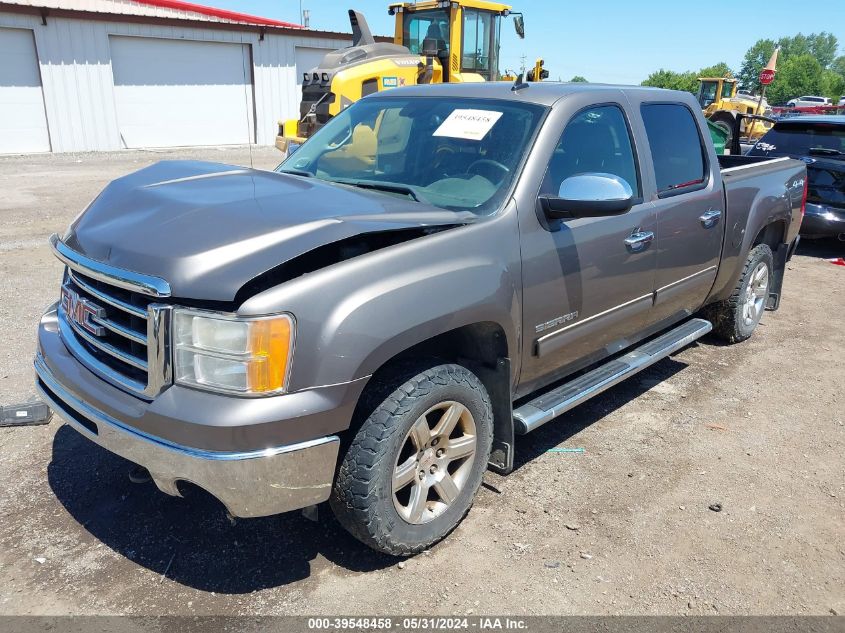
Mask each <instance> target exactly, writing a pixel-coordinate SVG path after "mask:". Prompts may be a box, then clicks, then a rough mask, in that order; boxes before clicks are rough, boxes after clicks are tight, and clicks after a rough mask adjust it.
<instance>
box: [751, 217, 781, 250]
mask: <svg viewBox="0 0 845 633" xmlns="http://www.w3.org/2000/svg"><path fill="white" fill-rule="evenodd" d="M785 235H786V222H784V221H782V220H778V221H777V222H772V223H770V224H767V225H766V226H764V227H763V228H762V229H760V232H759V233H758V234H757V237H755V238H754V243H753V244H752V245H751V248H754V247H755V246H759V245H760V244H766V245H767V246H768V247H769V248H771V249H772V252H773V253H774V252H775V251H776V250H777V249H778V246H780V245H781V244H782V243H783V240H784V237H785Z"/></svg>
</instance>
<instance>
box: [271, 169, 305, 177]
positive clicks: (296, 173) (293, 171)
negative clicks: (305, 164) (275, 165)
mask: <svg viewBox="0 0 845 633" xmlns="http://www.w3.org/2000/svg"><path fill="white" fill-rule="evenodd" d="M278 173H280V174H292V175H294V176H305V177H306V178H313V177H314V174H312V173H311V172H310V171H305V170H304V169H279V170H278Z"/></svg>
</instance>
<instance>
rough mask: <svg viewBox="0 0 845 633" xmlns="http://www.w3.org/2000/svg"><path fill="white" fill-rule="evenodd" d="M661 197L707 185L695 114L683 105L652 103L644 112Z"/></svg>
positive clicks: (647, 105)
mask: <svg viewBox="0 0 845 633" xmlns="http://www.w3.org/2000/svg"><path fill="white" fill-rule="evenodd" d="M641 112H642V115H643V122H644V123H645V131H646V136H647V137H648V144H649V146H650V147H651V157H652V160H653V161H654V175H655V177H656V179H657V193H658V194H661V193H667V192H669V191H675V190H677V189H683V188H684V187H691V186H693V185H700V184H701V183H703V182H704V180H705V177H706V174H705V172H704V166H705V165H704V148H703V147H702V145H701V136H700V135H699V133H698V125H696V123H695V119H694V118H693V116H692V112H690V111H689V109H687V108H686V107H685V106H683V105H681V104H673V103H667V104H664V103H651V104H644V105H643V106H642V108H641Z"/></svg>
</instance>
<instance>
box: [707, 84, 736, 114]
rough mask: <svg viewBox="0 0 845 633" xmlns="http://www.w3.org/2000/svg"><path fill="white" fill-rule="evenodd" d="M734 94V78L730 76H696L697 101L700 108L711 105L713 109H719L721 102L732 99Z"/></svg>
mask: <svg viewBox="0 0 845 633" xmlns="http://www.w3.org/2000/svg"><path fill="white" fill-rule="evenodd" d="M735 96H736V79H731V78H730V77H699V78H698V103H699V104H700V105H701V109H702V110H707V109H708V108H711V107H712V106H716V107H715V108H712V109H713V110H714V111H715V110H721V109H722V108H721V102H722V101H723V100H727V99H733V98H734V97H735Z"/></svg>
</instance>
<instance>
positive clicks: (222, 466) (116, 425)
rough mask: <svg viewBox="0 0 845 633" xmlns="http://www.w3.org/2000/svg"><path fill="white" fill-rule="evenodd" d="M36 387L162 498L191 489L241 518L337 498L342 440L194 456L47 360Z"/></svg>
mask: <svg viewBox="0 0 845 633" xmlns="http://www.w3.org/2000/svg"><path fill="white" fill-rule="evenodd" d="M35 373H36V376H37V379H36V386H37V388H38V390H39V392H41V395H42V397H43V398H44V399H45V400H46V402H47V403H48V404H49V405H50V407H51V408H52V409H53V411H54V412H55V413H56V414H57V415H59V416H61V417H62V418H63V419H64V420H65V421H66V422H67V423H68V424H69V425H70V426H72V427H73V428H74V429H76V430H77V431H78V432H79V433H81V434H82V435H84V436H85V437H87V438H88V439H90V440H91V441H92V442H95V443H96V444H99V445H100V446H102V447H103V448H105V449H106V450H108V451H111V452H112V453H116V454H117V455H120V456H121V457H124V458H126V459H128V460H130V461H132V462H135V463H136V464H140V465H141V466H144V467H145V468H146V469H147V470H149V471H150V474H151V475H152V478H153V481H155V483H156V485H157V486H158V487H159V489H160V490H162V491H163V492H166V493H167V494H170V495H176V496H181V495H180V494H179V490H178V488H177V486H176V483H177V482H178V481H188V482H191V483H193V484H195V485H197V486H199V487H200V488H203V489H204V490H206V491H208V492H209V493H210V494H212V495H214V496H215V497H216V498H217V499H219V500H220V501H221V502H222V503H223V505H225V506H226V508H227V509H228V511H229V512H230V513H231V514H233V515H234V516H238V517H259V516H268V515H271V514H278V513H280V512H287V511H290V510H297V509H299V508H304V507H306V506H309V505H313V504H316V503H320V502H322V501H325V500H326V499H328V498H329V493H330V491H331V485H332V480H333V477H334V471H335V465H336V464H337V455H338V449H339V444H340V441H339V439H338V437H337V436H329V437H322V438H319V439H315V440H310V441H306V442H300V443H297V444H289V445H286V446H279V447H276V448H268V449H263V450H258V451H250V452H219V451H209V450H203V449H195V448H188V447H185V446H181V445H178V444H175V443H172V442H169V441H167V440H164V439H162V438H158V437H153V436H151V435H148V434H146V433H143V432H141V431H139V430H138V429H133V428H131V427H128V426H126V425H125V424H123V423H121V422H120V421H119V420H117V419H115V418H114V417H112V416H110V415H108V414H107V413H105V412H103V411H101V410H99V409H97V408H95V407H94V406H92V405H90V404H88V403H87V402H85V401H84V400H83V399H81V398H79V397H77V396H76V395H74V394H73V393H71V392H70V391H69V390H68V389H66V388H65V387H63V386H62V385H61V384H60V383H59V381H58V380H56V378H55V376H54V375H53V372H52V371H50V368H49V367H48V366H47V363H46V362H45V361H44V358H43V357H42V355H41V354H40V352H39V354H38V355H37V356H36V359H35Z"/></svg>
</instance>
